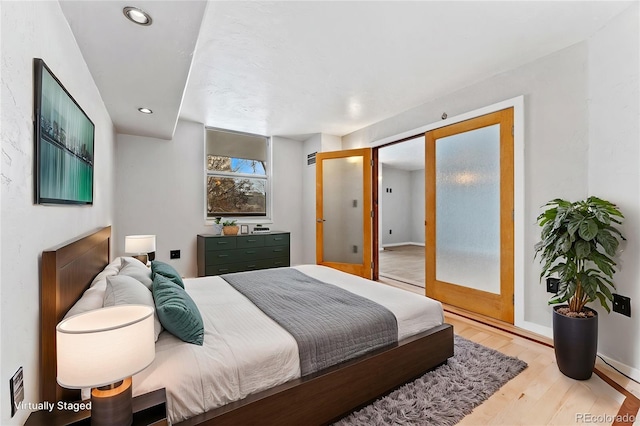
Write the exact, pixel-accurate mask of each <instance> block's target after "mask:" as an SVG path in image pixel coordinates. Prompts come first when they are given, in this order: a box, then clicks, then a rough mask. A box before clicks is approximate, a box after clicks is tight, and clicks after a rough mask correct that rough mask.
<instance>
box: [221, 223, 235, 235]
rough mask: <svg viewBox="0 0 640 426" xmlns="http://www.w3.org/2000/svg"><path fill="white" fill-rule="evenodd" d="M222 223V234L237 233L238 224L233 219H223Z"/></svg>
mask: <svg viewBox="0 0 640 426" xmlns="http://www.w3.org/2000/svg"><path fill="white" fill-rule="evenodd" d="M222 225H223V226H222V233H223V234H224V235H238V225H236V221H235V220H225V221H224V222H223V223H222Z"/></svg>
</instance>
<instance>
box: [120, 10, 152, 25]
mask: <svg viewBox="0 0 640 426" xmlns="http://www.w3.org/2000/svg"><path fill="white" fill-rule="evenodd" d="M122 13H124V16H126V17H127V19H129V20H130V21H131V22H135V23H136V24H139V25H151V22H153V20H152V19H151V16H149V14H148V13H147V12H145V11H144V10H142V9H138V8H137V7H132V6H127V7H125V8H124V9H122Z"/></svg>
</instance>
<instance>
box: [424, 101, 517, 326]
mask: <svg viewBox="0 0 640 426" xmlns="http://www.w3.org/2000/svg"><path fill="white" fill-rule="evenodd" d="M425 140H426V146H425V188H426V191H425V193H426V194H425V216H426V221H425V237H426V238H425V239H426V244H425V257H426V285H425V286H426V294H427V296H429V297H432V298H434V299H437V300H440V301H441V302H443V303H446V304H450V305H453V306H458V307H460V308H463V309H466V310H469V311H473V312H476V313H480V314H483V315H487V316H490V317H493V318H496V319H500V320H502V321H506V322H509V323H513V238H514V236H513V234H514V230H513V108H508V109H505V110H501V111H497V112H494V113H491V114H487V115H483V116H481V117H477V118H473V119H470V120H467V121H463V122H460V123H456V124H452V125H450V126H446V127H441V128H438V129H435V130H432V131H429V132H427V133H426V134H425Z"/></svg>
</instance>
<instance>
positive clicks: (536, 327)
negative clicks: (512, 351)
mask: <svg viewBox="0 0 640 426" xmlns="http://www.w3.org/2000/svg"><path fill="white" fill-rule="evenodd" d="M514 325H515V326H516V327H519V328H522V329H523V330H527V331H530V332H532V333H536V334H539V335H541V336H544V337H548V338H550V339H553V329H552V328H551V327H547V326H544V325H540V324H536V323H535V322H531V321H516V323H515V324H514Z"/></svg>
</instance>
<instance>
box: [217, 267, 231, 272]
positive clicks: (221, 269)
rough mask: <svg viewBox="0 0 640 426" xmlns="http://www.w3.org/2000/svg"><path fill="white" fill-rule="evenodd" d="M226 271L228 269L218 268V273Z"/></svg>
mask: <svg viewBox="0 0 640 426" xmlns="http://www.w3.org/2000/svg"><path fill="white" fill-rule="evenodd" d="M228 270H229V268H220V269H218V271H219V272H226V271H228Z"/></svg>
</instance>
